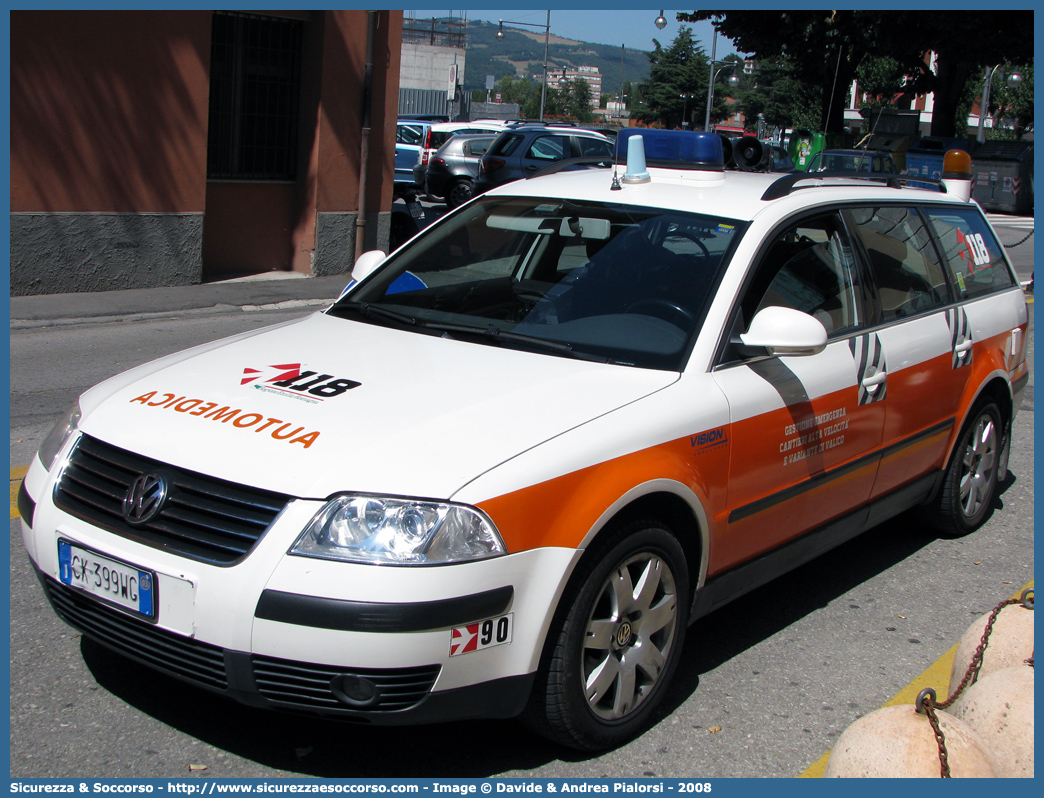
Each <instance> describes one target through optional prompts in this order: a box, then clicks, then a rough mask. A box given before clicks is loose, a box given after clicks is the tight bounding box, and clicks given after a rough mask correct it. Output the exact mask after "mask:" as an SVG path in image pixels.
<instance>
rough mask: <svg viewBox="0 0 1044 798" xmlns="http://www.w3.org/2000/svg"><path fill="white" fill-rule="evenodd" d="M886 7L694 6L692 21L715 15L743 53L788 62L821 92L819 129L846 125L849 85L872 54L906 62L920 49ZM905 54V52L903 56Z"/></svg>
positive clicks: (717, 26)
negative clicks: (723, 8) (712, 8)
mask: <svg viewBox="0 0 1044 798" xmlns="http://www.w3.org/2000/svg"><path fill="white" fill-rule="evenodd" d="M893 13H894V12H882V11H852V10H848V11H836V10H829V9H825V10H814V11H768V10H759V11H693V12H692V13H688V14H678V19H679V20H682V21H687V22H695V21H699V20H714V27H715V29H716V30H717V31H718V32H719V33H722V34H724V35H725V36H726V37H728V38H729V39H731V40H732V41H733V44H734V45H735V46H736V49H738V50H739V51H740V52H744V53H749V54H751V55H753V56H754V57H755V58H757V59H758V60H761V61H768V62H772V63H785V64H787V66H788V67H789V68H790V69H791V70H792V74H793V75H794V77H795V78H796V79H797V80H799V81H802V82H803V83H805V84H807V85H809V86H816V87H818V88H819V89H820V93H819V107H818V111H819V123H818V124H817V125H815V126H814V127H816V128H818V129H820V130H828V131H835V132H837V131H841V130H843V129H844V111H845V105H846V102H845V101H846V99H847V96H848V89H849V86H851V84H852V80H853V79H854V78H855V76H856V69H858V67H859V65H860V64H861V63H862V61H863V59H864V58H865V57H866V56H867V55H868V54H870V53H873V54H886V53H887V54H893V55H895V54H896V53H899V56H896V57H897V59H898V60H900V61H902V62H903V63H909V62H910V61H911V60H912V55H911V54H912V53H916V52H917V51H916V49H915V47H916V46H915V45H913V44H911V42H912V40H914V39H915V37H914V36H911V35H910V34H909V32H908V30H905V29H901V28H899V26H897V25H896V24H895V22H894V20H893V19H892V18H891V16H892V15H893ZM900 56H901V57H900Z"/></svg>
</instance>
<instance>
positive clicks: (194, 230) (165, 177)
mask: <svg viewBox="0 0 1044 798" xmlns="http://www.w3.org/2000/svg"><path fill="white" fill-rule="evenodd" d="M401 32H402V12H401V11H378V12H367V11H347V10H342V11H299V12H293V11H287V12H266V13H264V14H258V13H238V12H236V13H233V12H214V11H203V10H199V11H196V10H192V11H12V12H11V14H10V37H11V38H10V42H11V293H12V294H13V295H27V294H40V293H55V292H66V291H98V290H114V289H123V288H140V287H155V286H166V285H188V284H194V283H199V282H205V281H211V280H216V279H223V278H227V277H234V276H239V275H243V274H252V273H260V272H267V271H279V270H287V271H290V270H292V271H296V272H301V273H304V274H307V275H310V276H319V275H323V274H336V273H342V272H345V271H348V270H350V268H351V266H352V264H353V262H354V252H355V240H356V235H357V234H359V235H362V236H363V240H364V242H365V246H366V248H367V249H372V248H375V247H377V246H379V245H381V244H382V243H383V244H384V245H385V246H386V242H387V235H388V233H387V228H388V216H389V210H390V206H391V201H392V179H393V168H394V129H395V117H396V105H397V100H398V75H399V58H400V42H401V35H402V33H401ZM368 42H369V47H370V48H372V50H371V52H372V58H368ZM368 62H369V63H372V68H369V69H368V67H367V64H368ZM368 75H372V81H371V82H370V84H369V85H370V86H371V90H370V91H366V86H367V85H368V84H367V76H368ZM367 109H368V110H367ZM367 115H368V117H369V121H370V129H371V134H370V136H369V137H368V140H367V141H366V142H364V141H363V133H362V131H363V127H364V124H363V119H364V116H367ZM367 151H368V152H367ZM364 161H365V167H364V165H363V164H364ZM361 187H364V189H365V193H361V192H360V188H361ZM360 212H361V215H360Z"/></svg>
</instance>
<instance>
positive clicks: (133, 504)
mask: <svg viewBox="0 0 1044 798" xmlns="http://www.w3.org/2000/svg"><path fill="white" fill-rule="evenodd" d="M166 500H167V481H166V480H165V479H164V478H163V477H161V476H160V475H159V474H142V475H141V476H139V477H138V478H137V479H135V480H134V482H132V483H131V486H130V488H128V489H127V495H126V496H125V497H124V499H123V518H124V520H125V521H126V522H127V523H128V524H136V525H140V524H147V523H148V522H149V521H151V520H152V519H153V518H155V517H156V516H157V515H158V514H159V511H160V510H162V509H163V505H164V503H165V502H166Z"/></svg>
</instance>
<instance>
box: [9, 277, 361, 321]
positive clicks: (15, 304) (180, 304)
mask: <svg viewBox="0 0 1044 798" xmlns="http://www.w3.org/2000/svg"><path fill="white" fill-rule="evenodd" d="M350 279H351V277H349V276H348V275H347V274H339V275H334V276H333V277H315V278H308V277H299V276H296V275H291V274H290V273H287V272H274V273H270V274H265V275H258V276H256V277H248V278H240V279H236V280H227V281H224V282H218V283H204V284H202V285H184V286H168V287H163V288H133V289H129V290H126V291H98V292H94V293H83V294H41V295H39V296H23V297H11V317H10V318H11V325H10V326H11V329H12V330H18V329H27V328H31V327H52V326H62V325H68V324H84V323H88V322H93V323H98V322H105V321H120V320H130V319H135V318H148V317H152V316H169V315H172V314H178V315H185V314H191V313H196V314H206V313H240V312H243V311H251V310H268V309H273V310H274V309H278V308H289V307H308V306H315V307H316V308H318V307H321V306H322V305H324V304H327V303H332V302H333V301H334V300H335V299H336V298H337V296H338V295H339V294H340V293H341V290H342V289H343V288H344V287H345V286H346V285H347V284H348V281H349V280H350Z"/></svg>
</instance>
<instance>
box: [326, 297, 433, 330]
mask: <svg viewBox="0 0 1044 798" xmlns="http://www.w3.org/2000/svg"><path fill="white" fill-rule="evenodd" d="M332 311H336V312H338V313H340V312H342V311H352V312H355V313H361V314H362V315H364V316H367V317H369V318H371V319H372V318H374V317H378V318H382V319H390V320H391V321H397V322H399V323H400V324H409V325H410V326H411V327H426V326H427V324H426V323H425V322H423V321H421V320H420V319H418V318H415V317H414V316H408V315H406V314H405V313H400V312H399V311H397V310H390V309H389V308H385V307H381V306H380V305H374V304H373V303H372V302H346V303H344V304H343V305H335V306H334V307H333V308H332Z"/></svg>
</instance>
